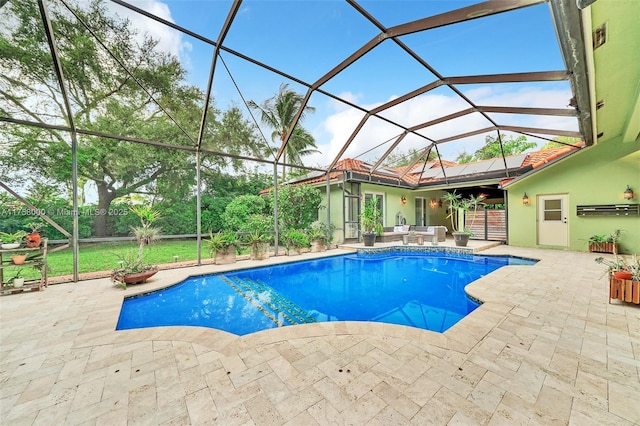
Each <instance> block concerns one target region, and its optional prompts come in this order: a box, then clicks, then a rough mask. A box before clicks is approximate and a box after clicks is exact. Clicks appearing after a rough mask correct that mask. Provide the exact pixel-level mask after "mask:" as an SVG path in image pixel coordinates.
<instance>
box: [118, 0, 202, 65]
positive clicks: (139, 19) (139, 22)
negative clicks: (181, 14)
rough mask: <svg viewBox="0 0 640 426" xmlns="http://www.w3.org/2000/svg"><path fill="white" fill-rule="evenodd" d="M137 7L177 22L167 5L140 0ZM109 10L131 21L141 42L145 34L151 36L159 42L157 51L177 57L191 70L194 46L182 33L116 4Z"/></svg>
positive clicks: (153, 0)
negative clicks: (185, 39) (191, 55)
mask: <svg viewBox="0 0 640 426" xmlns="http://www.w3.org/2000/svg"><path fill="white" fill-rule="evenodd" d="M135 5H136V6H137V7H139V8H140V9H143V10H145V11H147V12H149V13H151V14H153V15H155V16H157V17H159V18H162V19H164V20H166V21H169V22H172V23H174V22H175V21H174V20H173V18H172V16H171V9H169V6H168V5H167V4H165V3H162V2H160V1H156V0H139V1H137V2H136V3H135ZM108 8H109V9H110V10H112V11H113V12H115V13H117V14H118V15H120V16H122V17H124V18H127V19H129V20H130V21H131V23H132V24H133V27H134V28H136V29H138V38H139V40H138V41H139V42H141V41H142V36H143V35H144V34H145V33H147V34H149V35H150V36H151V37H152V38H153V39H155V40H158V46H157V49H159V50H161V51H163V52H167V53H171V54H172V55H175V56H176V57H178V58H179V59H180V61H181V62H182V64H183V66H185V67H186V68H190V64H191V61H190V59H189V54H190V53H191V51H192V49H193V46H192V45H191V43H189V42H187V41H184V40H183V37H182V33H180V32H179V31H176V30H174V29H172V28H170V27H168V26H167V25H164V24H162V23H160V22H157V21H154V20H153V19H150V18H147V17H145V16H143V15H140V14H139V13H137V12H134V11H132V10H129V9H127V8H124V7H120V6H118V5H116V4H115V3H108Z"/></svg>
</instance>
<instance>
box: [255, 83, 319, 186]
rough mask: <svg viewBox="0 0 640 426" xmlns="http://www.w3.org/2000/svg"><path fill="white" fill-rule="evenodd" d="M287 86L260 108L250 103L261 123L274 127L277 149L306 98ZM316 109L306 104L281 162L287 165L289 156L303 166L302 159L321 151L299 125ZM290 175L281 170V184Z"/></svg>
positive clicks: (284, 169)
mask: <svg viewBox="0 0 640 426" xmlns="http://www.w3.org/2000/svg"><path fill="white" fill-rule="evenodd" d="M288 87H289V85H288V84H285V83H283V84H281V85H280V89H279V90H278V93H277V94H276V95H275V96H273V97H271V98H269V99H267V100H266V101H264V102H263V103H262V104H260V105H258V104H257V103H256V102H254V101H249V102H247V105H248V106H249V108H251V109H254V110H256V111H257V112H259V113H260V120H261V121H262V122H263V123H264V124H266V125H268V126H269V127H271V128H273V129H274V130H273V133H271V140H272V141H273V142H279V145H278V147H279V146H280V145H281V144H282V142H284V139H285V138H286V136H287V133H288V132H289V129H290V128H291V125H292V124H293V119H294V118H295V115H296V113H297V112H298V110H299V109H300V107H301V106H302V101H303V100H304V97H303V96H302V95H300V94H298V93H296V92H294V91H293V90H289V89H288ZM313 112H315V108H314V107H311V106H309V105H306V106H305V107H304V109H303V112H302V115H301V116H300V119H299V120H298V124H297V125H296V127H295V128H294V130H293V132H292V134H291V137H290V138H289V142H288V143H287V147H286V149H285V152H284V153H283V156H282V161H283V162H285V163H286V162H287V156H288V157H289V161H288V162H289V163H291V164H297V165H302V157H304V156H305V155H309V154H312V153H314V152H318V150H317V149H316V148H317V146H316V142H315V140H314V139H313V136H311V134H310V133H309V132H308V131H307V130H305V129H304V128H303V127H302V126H301V125H300V123H301V122H302V121H303V119H304V117H305V113H313ZM286 176H287V172H286V167H285V166H283V167H282V181H283V182H284V181H285V180H286Z"/></svg>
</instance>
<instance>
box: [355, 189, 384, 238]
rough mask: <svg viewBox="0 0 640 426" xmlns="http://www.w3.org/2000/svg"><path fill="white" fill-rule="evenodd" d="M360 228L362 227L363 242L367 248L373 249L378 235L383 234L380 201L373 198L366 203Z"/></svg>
mask: <svg viewBox="0 0 640 426" xmlns="http://www.w3.org/2000/svg"><path fill="white" fill-rule="evenodd" d="M360 226H362V240H363V241H364V245H365V247H372V246H373V244H374V243H375V241H376V235H377V234H378V235H379V234H382V232H383V230H384V228H383V227H382V213H381V212H380V209H378V201H377V200H376V199H375V198H371V199H370V200H368V201H367V202H365V203H364V210H363V211H362V213H361V214H360Z"/></svg>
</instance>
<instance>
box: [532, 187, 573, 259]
mask: <svg viewBox="0 0 640 426" xmlns="http://www.w3.org/2000/svg"><path fill="white" fill-rule="evenodd" d="M568 198H569V197H568V196H567V194H558V195H539V196H538V203H537V205H538V244H540V245H545V246H562V247H567V246H568V245H569V223H568V219H567V218H568V211H567V210H568Z"/></svg>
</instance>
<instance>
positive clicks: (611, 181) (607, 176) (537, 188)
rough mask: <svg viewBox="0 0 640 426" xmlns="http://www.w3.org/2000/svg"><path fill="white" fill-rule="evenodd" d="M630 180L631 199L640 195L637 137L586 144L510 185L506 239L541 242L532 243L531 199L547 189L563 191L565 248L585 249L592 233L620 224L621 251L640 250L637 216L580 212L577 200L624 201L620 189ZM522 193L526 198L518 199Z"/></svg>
mask: <svg viewBox="0 0 640 426" xmlns="http://www.w3.org/2000/svg"><path fill="white" fill-rule="evenodd" d="M627 185H630V186H631V188H632V189H633V190H634V192H635V197H634V199H632V200H631V203H636V204H637V203H638V202H639V200H640V141H635V142H621V141H620V140H619V139H615V140H609V141H606V142H601V143H598V144H597V145H596V146H593V147H590V148H585V149H584V150H583V151H582V152H579V153H576V154H574V155H573V156H571V157H570V158H568V159H566V160H564V161H561V162H559V163H558V164H555V165H553V166H550V167H548V168H547V169H544V170H541V171H539V172H537V173H535V174H533V175H532V176H530V177H528V178H525V179H522V180H521V181H519V182H517V183H514V184H512V185H510V186H509V187H508V188H507V192H508V217H509V218H508V226H509V229H508V232H509V244H510V245H514V246H524V247H540V246H539V245H538V244H537V216H538V206H537V203H536V198H537V197H538V196H539V195H546V194H568V203H569V207H568V216H567V219H568V229H569V246H568V247H567V248H568V249H570V250H577V251H587V250H588V246H587V240H588V239H589V237H590V236H591V235H594V234H598V235H599V234H604V235H608V234H610V233H612V232H613V231H614V230H616V229H621V230H622V231H623V232H622V236H621V239H620V250H621V252H622V253H640V217H639V216H635V217H615V216H614V217H579V216H577V214H576V207H577V206H578V205H592V204H628V203H629V202H628V201H625V200H624V198H623V192H624V190H625V189H626V187H627ZM525 192H526V193H527V195H528V196H529V199H530V200H531V203H530V204H529V205H528V206H524V205H523V204H522V196H523V194H524V193H525Z"/></svg>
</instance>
